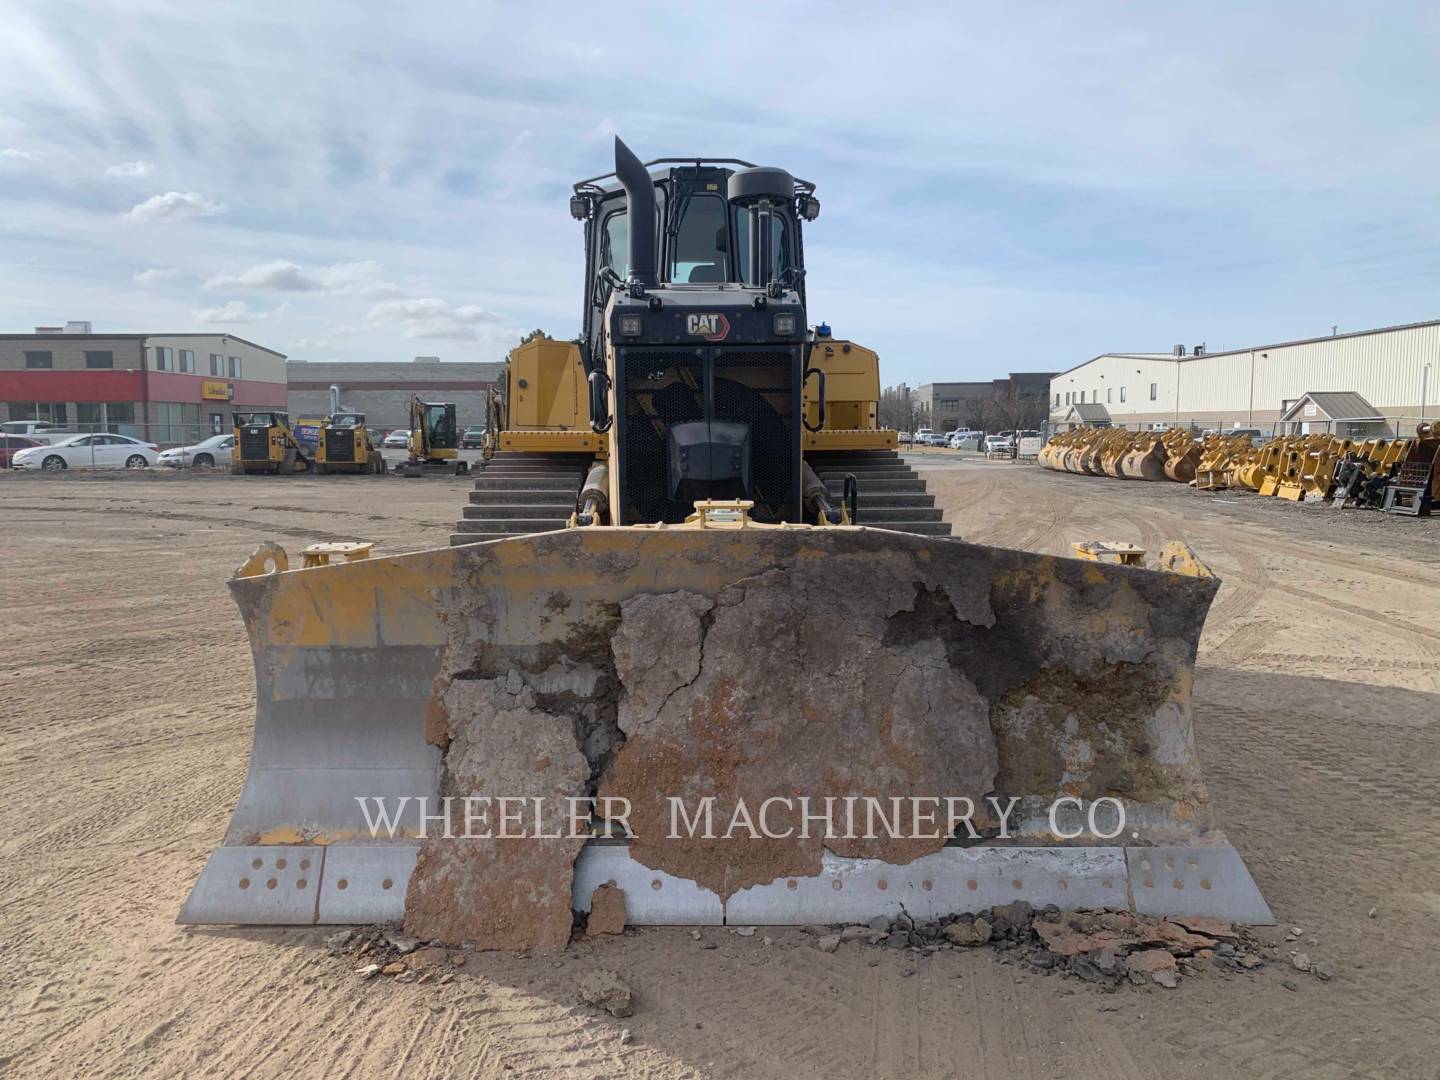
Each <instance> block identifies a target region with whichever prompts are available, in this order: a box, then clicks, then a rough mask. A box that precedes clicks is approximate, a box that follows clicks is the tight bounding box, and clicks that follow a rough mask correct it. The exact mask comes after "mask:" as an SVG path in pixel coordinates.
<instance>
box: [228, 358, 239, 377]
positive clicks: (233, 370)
mask: <svg viewBox="0 0 1440 1080" xmlns="http://www.w3.org/2000/svg"><path fill="white" fill-rule="evenodd" d="M230 378H232V379H238V378H240V357H238V356H232V357H230Z"/></svg>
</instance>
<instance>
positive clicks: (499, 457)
mask: <svg viewBox="0 0 1440 1080" xmlns="http://www.w3.org/2000/svg"><path fill="white" fill-rule="evenodd" d="M594 456H595V455H593V454H558V453H556V454H545V453H540V452H538V451H536V452H534V453H532V452H531V451H529V450H497V451H496V452H495V453H494V454H493V455H491V457H490V460H491V461H567V462H568V461H583V462H587V463H588V462H589V461H591V460H592V459H593V458H594Z"/></svg>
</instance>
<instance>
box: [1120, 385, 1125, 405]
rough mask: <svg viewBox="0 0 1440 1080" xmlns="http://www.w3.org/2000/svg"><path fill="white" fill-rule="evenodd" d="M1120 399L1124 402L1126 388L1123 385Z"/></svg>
mask: <svg viewBox="0 0 1440 1080" xmlns="http://www.w3.org/2000/svg"><path fill="white" fill-rule="evenodd" d="M1120 401H1121V402H1122V403H1123V402H1124V401H1125V388H1124V387H1123V386H1122V387H1120Z"/></svg>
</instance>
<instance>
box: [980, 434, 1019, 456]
mask: <svg viewBox="0 0 1440 1080" xmlns="http://www.w3.org/2000/svg"><path fill="white" fill-rule="evenodd" d="M1013 449H1015V440H1014V439H1013V438H1012V437H1011V435H1010V433H1009V432H1008V431H1003V432H1001V433H1000V434H999V435H987V436H986V437H985V452H986V453H987V454H991V453H999V452H1001V451H1010V450H1013Z"/></svg>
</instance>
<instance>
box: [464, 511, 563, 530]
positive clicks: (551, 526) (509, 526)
mask: <svg viewBox="0 0 1440 1080" xmlns="http://www.w3.org/2000/svg"><path fill="white" fill-rule="evenodd" d="M569 517H570V516H569V514H566V516H564V517H510V518H498V520H487V521H474V520H471V518H464V520H461V521H456V523H455V530H456V531H459V533H471V531H474V533H553V531H554V530H556V528H564V523H566V521H567V520H569Z"/></svg>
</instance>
